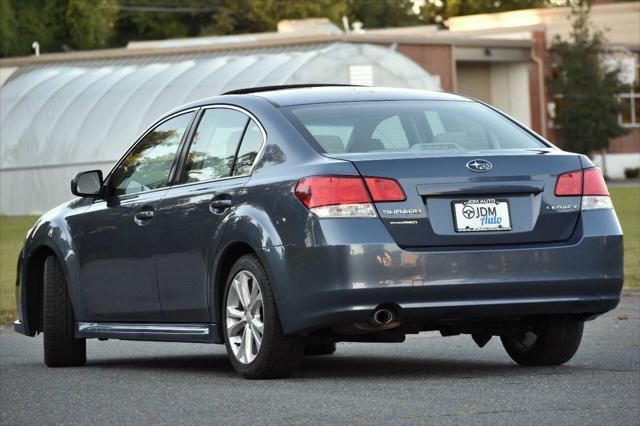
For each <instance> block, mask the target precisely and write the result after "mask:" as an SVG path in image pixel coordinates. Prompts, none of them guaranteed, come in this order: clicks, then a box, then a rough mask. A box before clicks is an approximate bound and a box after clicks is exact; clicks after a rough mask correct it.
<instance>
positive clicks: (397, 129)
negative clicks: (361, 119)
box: [371, 115, 409, 151]
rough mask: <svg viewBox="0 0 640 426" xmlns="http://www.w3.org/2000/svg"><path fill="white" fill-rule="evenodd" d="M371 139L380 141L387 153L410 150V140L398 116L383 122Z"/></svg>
mask: <svg viewBox="0 0 640 426" xmlns="http://www.w3.org/2000/svg"><path fill="white" fill-rule="evenodd" d="M371 139H374V140H376V139H377V140H378V141H380V143H382V146H383V148H382V149H384V150H385V151H394V150H402V151H404V150H406V149H407V148H409V139H407V135H406V134H405V132H404V128H403V127H402V123H401V122H400V118H399V117H398V116H397V115H394V116H393V117H389V118H387V119H386V120H382V121H381V122H380V124H378V126H377V127H376V129H375V130H374V131H373V135H371Z"/></svg>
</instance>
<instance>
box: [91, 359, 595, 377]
mask: <svg viewBox="0 0 640 426" xmlns="http://www.w3.org/2000/svg"><path fill="white" fill-rule="evenodd" d="M87 367H88V368H91V367H101V368H110V369H111V368H114V369H119V370H126V371H128V372H131V371H134V370H145V371H148V370H163V371H168V370H171V371H172V372H173V373H188V374H202V373H203V372H206V373H208V374H211V373H213V374H216V375H220V376H235V372H234V371H233V368H232V366H231V363H230V362H229V360H228V358H227V356H226V355H222V354H221V355H218V354H202V355H168V356H156V357H153V356H152V357H140V358H137V357H136V358H131V357H129V358H118V359H102V360H91V361H89V362H88V363H87ZM580 370H582V369H581V368H580V367H577V366H576V367H574V366H571V365H564V366H560V367H538V368H524V367H519V366H517V365H515V364H513V363H511V362H510V361H508V360H505V361H504V362H492V361H481V360H478V361H473V360H455V359H438V358H417V357H416V358H409V357H402V358H399V357H388V356H367V355H363V356H353V355H349V356H340V355H333V356H315V357H305V358H304V359H303V360H302V362H301V364H300V367H299V368H298V370H297V372H296V374H295V375H294V376H293V377H292V380H296V379H307V378H313V379H349V378H366V377H376V378H388V379H393V378H398V379H402V378H409V377H410V378H414V379H415V378H418V379H419V378H425V379H431V380H433V379H438V378H443V379H448V378H452V377H455V378H476V377H504V376H507V375H508V376H509V377H511V378H513V379H517V378H518V376H523V377H524V376H530V375H531V374H532V373H533V372H535V374H552V375H565V374H572V373H575V372H578V371H580Z"/></svg>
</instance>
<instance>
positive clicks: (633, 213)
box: [0, 188, 640, 324]
mask: <svg viewBox="0 0 640 426" xmlns="http://www.w3.org/2000/svg"><path fill="white" fill-rule="evenodd" d="M611 196H612V198H613V204H614V205H615V208H616V212H617V213H618V217H619V218H620V222H621V223H622V229H623V231H624V234H625V242H624V256H625V262H624V273H625V287H631V288H639V287H640V188H614V189H611ZM35 220H36V218H35V217H34V216H0V324H3V323H8V322H11V321H13V320H14V317H15V300H14V298H15V294H14V288H15V280H16V278H15V272H16V260H17V257H18V253H19V252H20V248H21V246H22V242H23V240H24V236H25V234H26V232H27V229H29V228H30V227H31V225H33V223H34V222H35Z"/></svg>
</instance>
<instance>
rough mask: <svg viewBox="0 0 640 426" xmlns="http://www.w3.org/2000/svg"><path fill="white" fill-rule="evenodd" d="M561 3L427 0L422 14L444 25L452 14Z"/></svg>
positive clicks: (428, 19)
mask: <svg viewBox="0 0 640 426" xmlns="http://www.w3.org/2000/svg"><path fill="white" fill-rule="evenodd" d="M559 5H560V4H559V3H558V1H555V2H554V1H551V0H425V3H424V5H423V6H422V8H421V10H420V14H421V15H422V19H423V21H424V22H426V23H432V24H439V25H441V26H444V24H445V21H446V19H447V18H450V17H452V16H463V15H474V14H477V13H497V12H506V11H509V10H518V9H535V8H542V7H548V6H559Z"/></svg>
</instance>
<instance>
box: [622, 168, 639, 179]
mask: <svg viewBox="0 0 640 426" xmlns="http://www.w3.org/2000/svg"><path fill="white" fill-rule="evenodd" d="M624 175H625V176H626V178H627V179H635V178H637V177H638V176H640V167H633V168H627V169H624Z"/></svg>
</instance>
